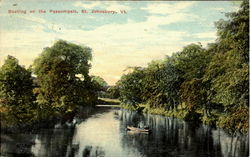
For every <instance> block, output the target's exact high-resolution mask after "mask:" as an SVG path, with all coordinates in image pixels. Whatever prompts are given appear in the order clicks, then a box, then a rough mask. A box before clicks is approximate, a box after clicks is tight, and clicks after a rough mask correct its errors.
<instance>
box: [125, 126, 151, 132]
mask: <svg viewBox="0 0 250 157" xmlns="http://www.w3.org/2000/svg"><path fill="white" fill-rule="evenodd" d="M127 130H128V131H136V132H150V129H146V128H136V127H132V126H128V127H127Z"/></svg>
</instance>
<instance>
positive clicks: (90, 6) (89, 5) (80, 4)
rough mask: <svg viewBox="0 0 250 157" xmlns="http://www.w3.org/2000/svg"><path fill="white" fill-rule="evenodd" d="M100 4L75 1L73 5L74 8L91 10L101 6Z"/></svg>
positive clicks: (97, 2)
mask: <svg viewBox="0 0 250 157" xmlns="http://www.w3.org/2000/svg"><path fill="white" fill-rule="evenodd" d="M101 4H102V3H101V2H99V1H94V2H88V3H87V2H81V1H77V2H75V3H74V6H76V7H83V8H85V9H93V8H95V7H98V6H101Z"/></svg>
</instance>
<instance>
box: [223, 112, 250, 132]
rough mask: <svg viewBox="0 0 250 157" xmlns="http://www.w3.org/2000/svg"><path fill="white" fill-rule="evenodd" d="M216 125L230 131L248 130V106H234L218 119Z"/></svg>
mask: <svg viewBox="0 0 250 157" xmlns="http://www.w3.org/2000/svg"><path fill="white" fill-rule="evenodd" d="M218 126H220V127H222V128H226V129H227V130H229V131H230V132H231V133H234V132H235V131H241V132H247V131H249V109H248V107H244V108H237V107H234V108H232V109H230V111H229V112H228V113H226V114H224V115H223V116H221V117H220V118H219V120H218Z"/></svg>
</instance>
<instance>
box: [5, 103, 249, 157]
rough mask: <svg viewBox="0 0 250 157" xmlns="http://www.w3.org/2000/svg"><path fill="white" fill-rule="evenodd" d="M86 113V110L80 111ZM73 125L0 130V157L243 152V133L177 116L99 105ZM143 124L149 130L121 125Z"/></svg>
mask: <svg viewBox="0 0 250 157" xmlns="http://www.w3.org/2000/svg"><path fill="white" fill-rule="evenodd" d="M85 116H86V115H85ZM75 121H77V124H76V126H75V127H65V126H64V127H63V126H61V125H59V124H56V125H55V127H54V128H46V127H44V128H42V129H39V130H37V131H33V132H23V131H20V133H12V134H11V133H5V132H1V157H12V156H13V157H18V156H19V157H21V156H23V157H26V156H27V157H29V156H37V157H104V156H105V157H248V154H249V150H248V146H249V141H248V136H247V135H237V136H235V137H232V136H229V135H227V134H226V133H225V132H224V131H223V130H219V129H217V130H215V129H212V128H210V127H208V126H205V125H196V124H194V123H187V122H184V121H182V120H178V119H174V118H168V117H162V116H157V115H144V114H138V113H136V112H133V111H128V110H123V109H115V108H107V107H106V108H105V107H99V108H98V110H97V111H95V112H94V113H92V114H89V115H88V118H86V117H85V118H83V117H81V116H80V117H78V118H77V119H76V120H75ZM132 125H133V126H139V125H140V126H143V125H147V126H149V127H150V128H151V129H152V132H151V133H150V134H147V133H137V132H131V131H126V126H132Z"/></svg>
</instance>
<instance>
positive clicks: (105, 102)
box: [98, 98, 121, 105]
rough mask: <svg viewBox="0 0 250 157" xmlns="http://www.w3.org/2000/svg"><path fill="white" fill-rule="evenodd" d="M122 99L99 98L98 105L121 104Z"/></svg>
mask: <svg viewBox="0 0 250 157" xmlns="http://www.w3.org/2000/svg"><path fill="white" fill-rule="evenodd" d="M120 103H121V102H120V100H118V99H110V98H98V105H120Z"/></svg>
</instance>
